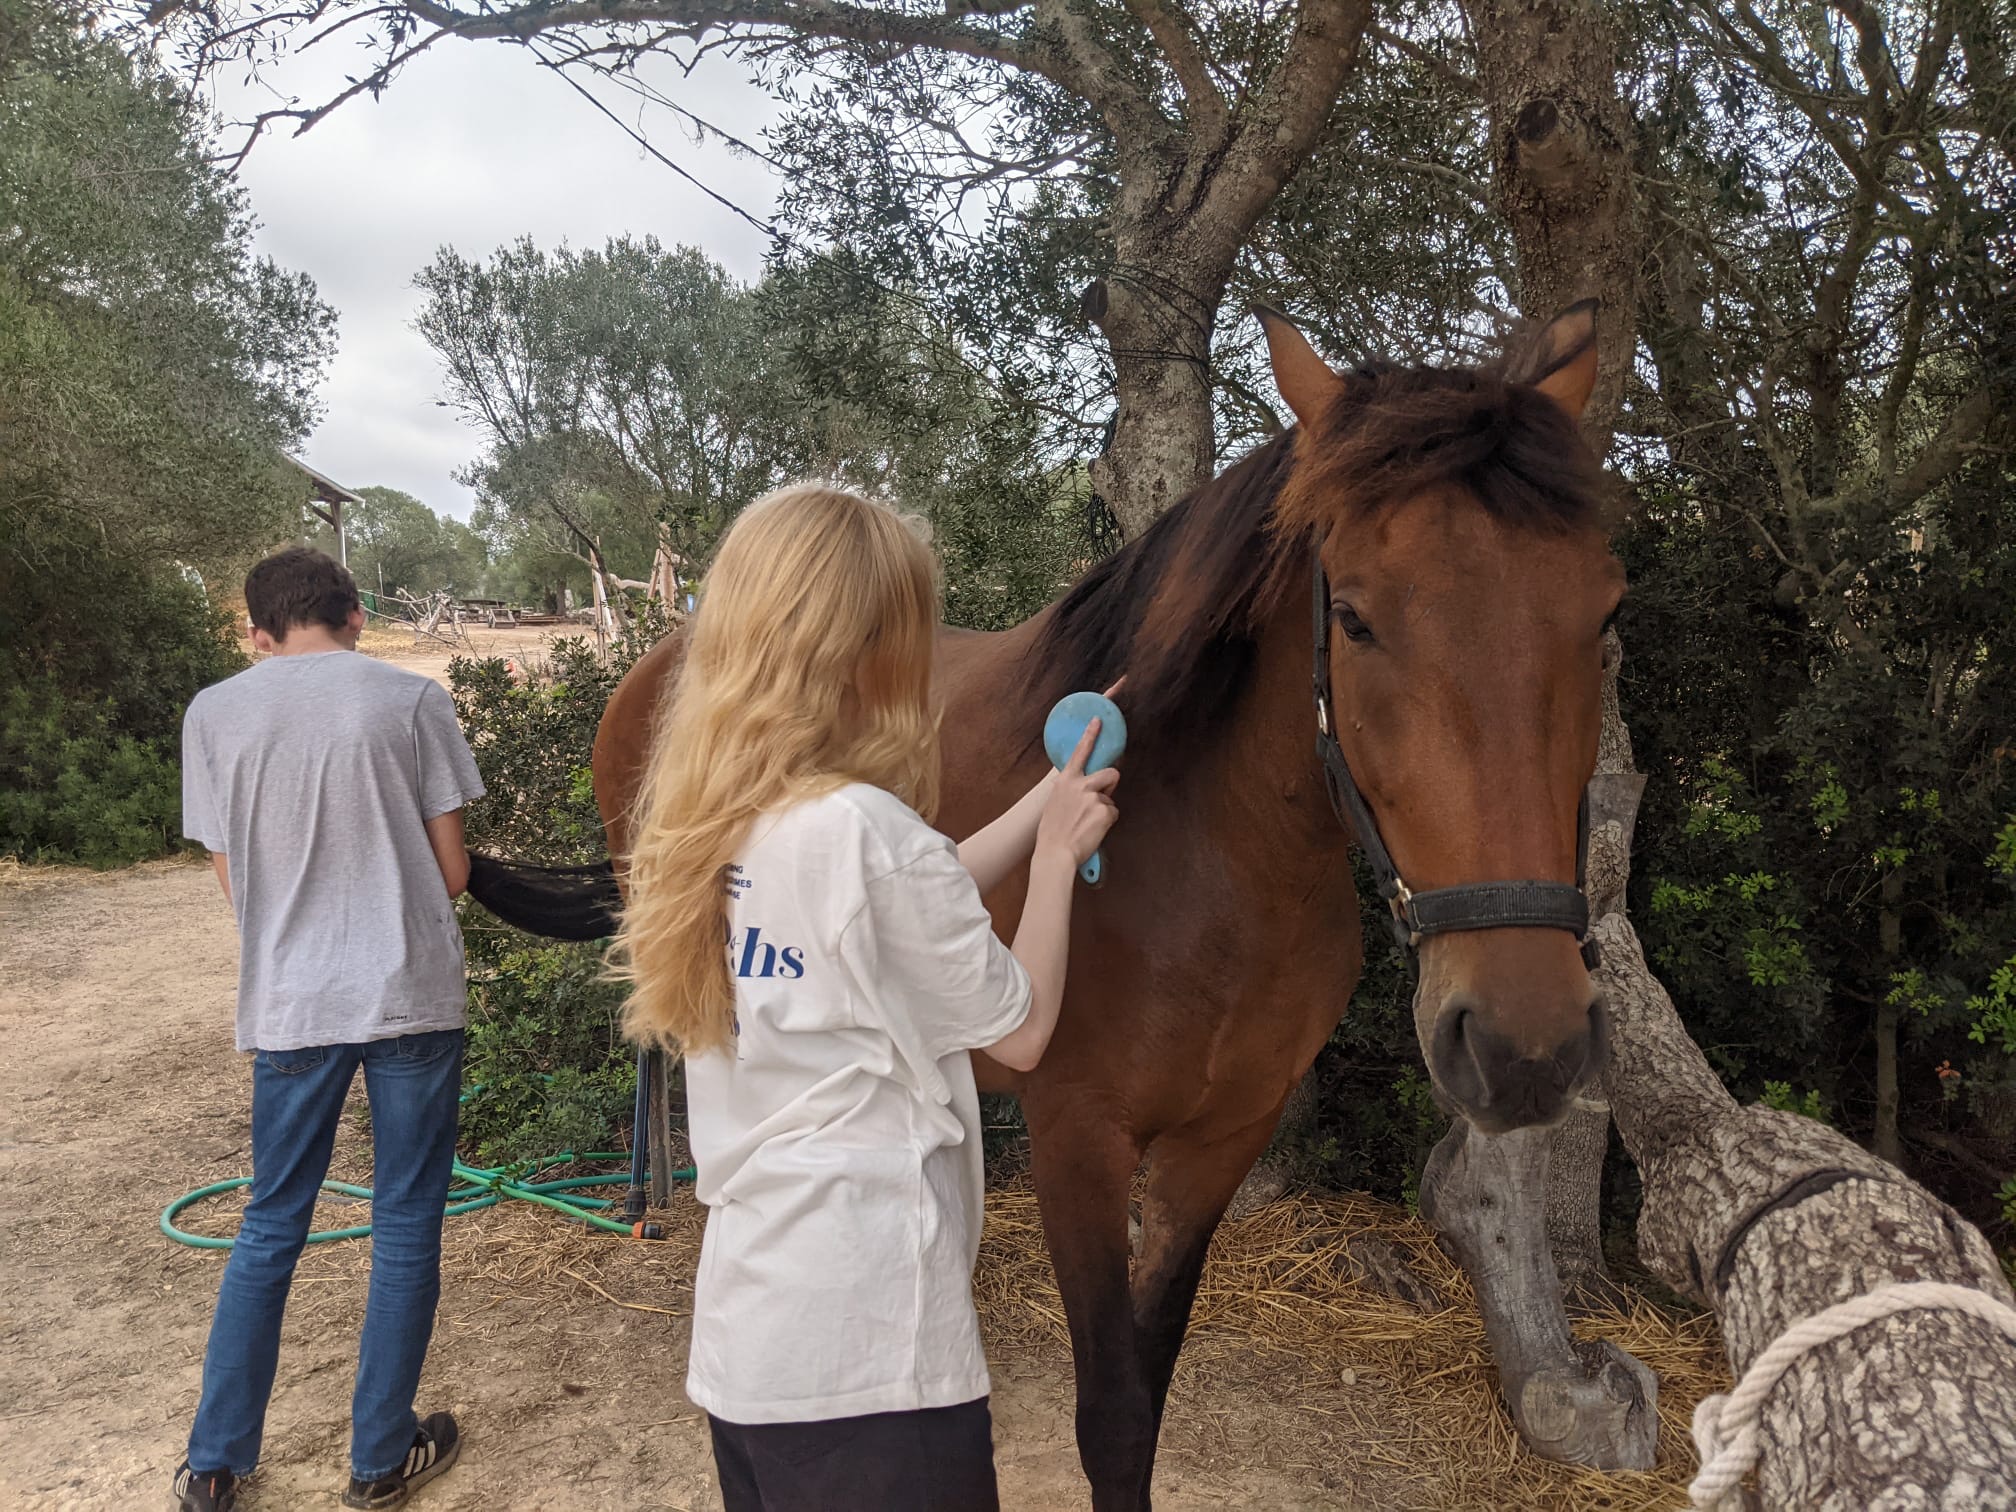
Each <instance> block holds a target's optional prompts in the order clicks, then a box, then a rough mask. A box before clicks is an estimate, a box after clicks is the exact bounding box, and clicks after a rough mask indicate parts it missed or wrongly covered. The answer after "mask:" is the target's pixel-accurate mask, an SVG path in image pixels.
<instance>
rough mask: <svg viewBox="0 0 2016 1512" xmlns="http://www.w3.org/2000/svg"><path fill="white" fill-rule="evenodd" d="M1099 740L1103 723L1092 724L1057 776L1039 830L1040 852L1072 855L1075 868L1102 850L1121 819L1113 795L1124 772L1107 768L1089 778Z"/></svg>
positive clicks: (1038, 846)
mask: <svg viewBox="0 0 2016 1512" xmlns="http://www.w3.org/2000/svg"><path fill="white" fill-rule="evenodd" d="M1098 739H1099V721H1098V720H1096V719H1095V720H1092V721H1091V722H1090V723H1089V724H1087V725H1086V726H1085V733H1084V734H1083V735H1082V736H1080V737H1079V740H1078V749H1077V750H1075V751H1073V752H1072V753H1071V760H1070V761H1069V762H1067V763H1066V764H1065V766H1064V770H1063V771H1061V772H1059V773H1057V774H1056V780H1055V781H1054V782H1053V783H1052V784H1051V788H1050V795H1049V798H1048V800H1047V801H1046V802H1045V804H1044V805H1043V817H1042V819H1041V820H1040V821H1039V822H1038V823H1037V826H1036V849H1037V850H1039V851H1050V852H1054V853H1059V854H1068V855H1069V856H1070V858H1071V864H1072V865H1073V866H1074V867H1075V866H1083V865H1084V864H1085V863H1086V862H1087V861H1089V860H1091V859H1092V853H1093V852H1094V851H1096V850H1098V849H1099V843H1100V842H1101V841H1102V840H1104V839H1105V838H1106V832H1107V831H1108V830H1110V829H1112V828H1113V823H1114V821H1115V820H1117V819H1118V818H1119V817H1120V810H1119V808H1118V807H1117V806H1115V804H1114V802H1113V799H1112V797H1111V794H1112V792H1113V789H1114V788H1116V787H1118V786H1119V784H1120V769H1119V768H1118V767H1107V768H1106V769H1105V770H1104V771H1102V772H1093V773H1092V774H1090V775H1089V776H1088V775H1087V774H1086V771H1085V763H1086V762H1087V761H1089V760H1090V759H1091V757H1092V747H1093V746H1094V745H1095V744H1096V743H1097V742H1098Z"/></svg>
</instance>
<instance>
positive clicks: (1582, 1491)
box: [974, 1185, 1728, 1512]
mask: <svg viewBox="0 0 2016 1512" xmlns="http://www.w3.org/2000/svg"><path fill="white" fill-rule="evenodd" d="M1362 1239H1372V1240H1378V1241H1382V1242H1383V1243H1385V1244H1386V1245H1388V1246H1390V1247H1391V1248H1392V1249H1393V1250H1394V1251H1395V1252H1397V1253H1398V1254H1399V1255H1400V1257H1401V1258H1403V1259H1404V1260H1405V1261H1406V1262H1407V1263H1408V1265H1409V1266H1410V1267H1411V1269H1412V1270H1413V1271H1414V1272H1415V1274H1416V1275H1417V1276H1419V1277H1420V1278H1421V1279H1422V1280H1424V1281H1426V1282H1427V1283H1428V1284H1429V1285H1431V1286H1432V1287H1434V1288H1435V1289H1436V1290H1438V1291H1439V1292H1440V1293H1441V1294H1442V1296H1443V1297H1445V1298H1447V1299H1448V1302H1449V1305H1448V1306H1446V1307H1444V1308H1442V1309H1441V1310H1439V1311H1436V1312H1433V1313H1426V1314H1424V1313H1421V1312H1417V1311H1416V1310H1414V1309H1413V1308H1411V1307H1410V1306H1408V1305H1407V1304H1406V1303H1403V1302H1400V1301H1397V1300H1395V1299H1394V1298H1392V1297H1390V1296H1388V1295H1386V1294H1385V1293H1384V1292H1383V1291H1381V1290H1379V1289H1377V1288H1376V1287H1374V1286H1371V1285H1369V1284H1367V1283H1366V1282H1365V1281H1364V1280H1362V1279H1360V1278H1359V1277H1358V1276H1357V1275H1356V1274H1355V1271H1356V1266H1355V1265H1354V1262H1353V1261H1352V1259H1351V1258H1350V1256H1349V1255H1348V1253H1347V1247H1348V1246H1349V1245H1350V1244H1351V1242H1352V1241H1354V1240H1362ZM974 1290H975V1294H976V1297H977V1300H978V1302H979V1305H980V1313H981V1319H982V1322H983V1324H984V1325H985V1328H986V1332H987V1337H988V1343H989V1350H990V1353H993V1354H996V1355H997V1356H998V1355H1000V1354H1002V1353H1003V1352H1005V1351H1013V1350H1018V1349H1028V1348H1044V1347H1048V1348H1053V1349H1054V1348H1057V1347H1060V1346H1062V1347H1068V1343H1067V1341H1068V1335H1067V1333H1066V1330H1065V1323H1064V1310H1063V1306H1062V1304H1061V1302H1060V1301H1059V1298H1058V1295H1057V1288H1056V1283H1055V1281H1054V1279H1053V1277H1052V1275H1051V1271H1050V1261H1049V1256H1048V1254H1047V1252H1046V1251H1045V1249H1044V1247H1043V1231H1042V1224H1041V1220H1040V1219H1039V1217H1038V1215H1037V1211H1036V1198H1035V1193H1034V1192H1033V1191H1032V1190H1030V1189H1029V1188H1028V1187H1027V1186H1026V1185H1020V1186H1016V1187H1012V1188H1010V1189H1008V1190H1006V1191H1001V1192H994V1193H990V1194H989V1195H988V1201H987V1231H986V1236H985V1238H984V1239H983V1241H982V1244H981V1252H980V1264H979V1268H978V1271H977V1273H976V1275H975V1277H974ZM1576 1331H1577V1333H1578V1334H1579V1335H1581V1336H1583V1337H1588V1338H1603V1339H1610V1340H1613V1341H1614V1342H1615V1343H1617V1344H1619V1345H1620V1346H1622V1347H1623V1348H1625V1349H1627V1350H1629V1351H1630V1352H1631V1353H1632V1354H1634V1355H1636V1356H1637V1357H1638V1358H1639V1359H1640V1360H1643V1361H1644V1362H1645V1363H1646V1364H1647V1365H1648V1366H1650V1367H1651V1368H1652V1369H1653V1370H1654V1371H1656V1372H1657V1373H1658V1376H1659V1418H1660V1423H1659V1457H1658V1463H1657V1465H1656V1467H1655V1468H1654V1469H1653V1470H1651V1471H1649V1472H1646V1473H1643V1474H1630V1473H1623V1474H1599V1473H1597V1472H1594V1471H1590V1470H1583V1469H1578V1468H1576V1467H1573V1466H1568V1465H1557V1464H1552V1463H1549V1462H1548V1461H1545V1460H1542V1459H1539V1458H1538V1457H1536V1456H1535V1455H1533V1454H1530V1453H1528V1452H1527V1451H1526V1450H1525V1449H1524V1448H1523V1447H1522V1446H1521V1444H1520V1443H1519V1440H1518V1438H1517V1435H1516V1434H1515V1433H1514V1431H1513V1428H1512V1422H1511V1419H1510V1417H1509V1416H1508V1415H1507V1413H1506V1411H1505V1409H1504V1407H1503V1405H1502V1404H1501V1403H1500V1402H1499V1400H1498V1387H1497V1376H1496V1372H1495V1371H1494V1369H1493V1368H1492V1364H1491V1356H1490V1349H1489V1346H1488V1345H1487V1343H1486V1341H1485V1337H1484V1325H1483V1322H1482V1320H1481V1319H1480V1318H1479V1316H1478V1314H1477V1305H1476V1298H1475V1294H1474V1293H1473V1292H1472V1291H1471V1289H1470V1285H1469V1282H1468V1280H1467V1279H1466V1278H1465V1277H1464V1275H1463V1273H1462V1272H1461V1270H1460V1269H1458V1268H1457V1266H1456V1265H1455V1264H1454V1263H1453V1262H1451V1261H1450V1260H1449V1259H1448V1258H1447V1257H1446V1256H1444V1255H1443V1254H1442V1253H1441V1251H1440V1250H1438V1249H1437V1248H1436V1246H1435V1242H1434V1239H1433V1238H1432V1236H1431V1235H1430V1233H1429V1231H1428V1230H1427V1228H1425V1227H1424V1226H1423V1225H1422V1224H1421V1223H1419V1222H1417V1221H1416V1220H1414V1219H1411V1218H1409V1217H1408V1216H1407V1215H1406V1214H1405V1213H1403V1212H1401V1211H1400V1210H1399V1209H1396V1208H1393V1207H1390V1206H1387V1205H1386V1204H1383V1203H1379V1202H1375V1201H1373V1200H1372V1199H1370V1198H1368V1197H1364V1196H1357V1195H1348V1196H1338V1197H1320V1198H1319V1197H1308V1196H1290V1197H1286V1198H1283V1199H1282V1200H1280V1201H1278V1202H1275V1203H1273V1204H1271V1205H1270V1206H1267V1207H1265V1208H1262V1209H1261V1210H1260V1211H1259V1212H1257V1213H1254V1214H1252V1215H1251V1216H1249V1217H1246V1218H1240V1219H1228V1220H1227V1221H1226V1222H1225V1223H1224V1224H1223V1225H1222V1226H1221V1227H1220V1228H1219V1231H1218V1235H1217V1238H1216V1239H1215V1240H1214V1241H1213V1243H1212V1247H1211V1258H1210V1263H1209V1264H1208V1265H1207V1266H1206V1268H1205V1272H1204V1279H1203V1284H1202V1286H1201V1287H1200V1289H1199V1291H1198V1295H1197V1305H1196V1310H1195V1312H1194V1313H1193V1314H1192V1322H1191V1328H1190V1334H1189V1337H1188V1339H1187V1341H1186V1342H1185V1344H1184V1346H1183V1354H1182V1357H1181V1359H1180V1360H1179V1361H1178V1364H1177V1368H1176V1379H1175V1383H1174V1385H1173V1387H1172V1389H1171V1392H1170V1400H1169V1409H1168V1415H1167V1418H1166V1420H1165V1424H1164V1428H1163V1436H1162V1437H1163V1444H1164V1445H1165V1447H1166V1448H1168V1449H1171V1450H1174V1451H1176V1452H1178V1453H1181V1452H1183V1451H1185V1450H1186V1449H1191V1450H1198V1451H1204V1450H1212V1449H1214V1448H1215V1450H1216V1451H1218V1452H1216V1453H1214V1454H1213V1457H1214V1458H1218V1457H1225V1456H1226V1455H1229V1456H1230V1457H1233V1458H1240V1459H1244V1460H1245V1461H1246V1462H1248V1463H1257V1464H1264V1465H1265V1466H1267V1467H1268V1468H1269V1469H1273V1470H1277V1471H1282V1472H1291V1473H1294V1472H1300V1473H1305V1474H1308V1475H1310V1476H1311V1477H1312V1478H1315V1477H1321V1476H1324V1475H1326V1474H1328V1475H1331V1476H1336V1477H1340V1478H1341V1479H1340V1480H1339V1484H1340V1485H1341V1486H1342V1487H1343V1488H1345V1489H1347V1490H1348V1489H1350V1487H1351V1483H1352V1481H1353V1480H1354V1479H1371V1480H1373V1481H1375V1482H1376V1484H1377V1485H1378V1486H1379V1487H1380V1493H1379V1496H1378V1504H1380V1505H1382V1506H1388V1507H1401V1506H1404V1507H1407V1508H1414V1509H1422V1512H1427V1509H1431V1508H1432V1509H1459V1508H1460V1509H1471V1508H1476V1509H1484V1508H1489V1509H1493V1512H1497V1509H1504V1508H1515V1507H1518V1508H1524V1507H1532V1508H1547V1509H1550V1512H1553V1509H1559V1512H1598V1509H1618V1508H1633V1509H1637V1508H1667V1507H1675V1508H1677V1507H1684V1506H1685V1505H1686V1494H1685V1485H1686V1482H1687V1479H1688V1478H1689V1477H1690V1476H1691V1475H1692V1474H1693V1470H1694V1464H1695V1458H1694V1451H1693V1447H1692V1440H1691V1437H1690V1434H1689V1422H1690V1420H1691V1418H1692V1416H1693V1412H1694V1404H1695V1403H1696V1402H1698V1401H1699V1400H1700V1399H1701V1398H1702V1397H1703V1396H1705V1395H1707V1394H1708V1393H1710V1392H1712V1391H1720V1390H1726V1389H1727V1388H1728V1374H1727V1370H1726V1367H1725V1365H1724V1363H1723V1359H1722V1353H1721V1345H1720V1341H1719V1337H1718V1335H1717V1334H1716V1332H1715V1326H1714V1320H1713V1318H1711V1317H1707V1316H1705V1315H1701V1316H1692V1317H1683V1316H1678V1315H1675V1314H1673V1313H1670V1312H1666V1311H1663V1310H1661V1309H1659V1308H1656V1307H1653V1306H1652V1305H1651V1304H1649V1303H1645V1302H1639V1303H1637V1304H1636V1305H1634V1306H1633V1307H1631V1309H1630V1310H1629V1311H1618V1310H1614V1309H1611V1310H1604V1311H1601V1312H1597V1313H1594V1314H1592V1315H1590V1316H1589V1317H1588V1318H1586V1319H1585V1320H1582V1321H1580V1322H1578V1324H1577V1326H1576ZM1256 1392H1257V1393H1259V1394H1261V1395H1263V1396H1264V1397H1266V1398H1267V1399H1268V1400H1269V1403H1270V1407H1271V1409H1272V1410H1271V1411H1270V1412H1269V1413H1267V1414H1264V1415H1263V1416H1262V1419H1261V1421H1260V1423H1259V1425H1258V1426H1257V1427H1256V1424H1255V1423H1254V1422H1253V1421H1250V1420H1247V1421H1242V1423H1241V1425H1240V1427H1241V1431H1240V1436H1239V1440H1238V1442H1237V1443H1236V1444H1232V1443H1227V1442H1225V1439H1224V1433H1223V1427H1222V1423H1221V1422H1216V1421H1214V1420H1215V1419H1222V1417H1223V1416H1224V1414H1223V1411H1222V1404H1223V1403H1224V1402H1225V1401H1226V1399H1228V1398H1231V1397H1234V1396H1237V1395H1238V1394H1240V1393H1245V1394H1247V1395H1249V1396H1250V1395H1252V1394H1254V1393H1256ZM1214 1433H1215V1434H1216V1435H1217V1438H1216V1442H1215V1445H1214V1441H1213V1435H1214ZM1325 1484H1329V1482H1327V1481H1326V1482H1325Z"/></svg>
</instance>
